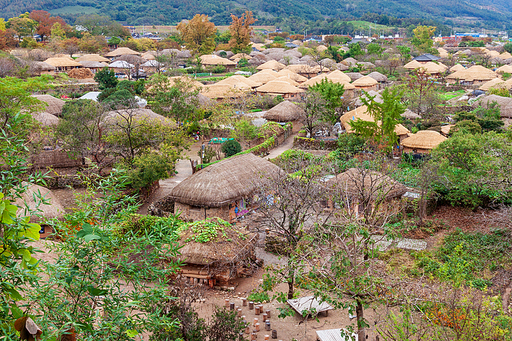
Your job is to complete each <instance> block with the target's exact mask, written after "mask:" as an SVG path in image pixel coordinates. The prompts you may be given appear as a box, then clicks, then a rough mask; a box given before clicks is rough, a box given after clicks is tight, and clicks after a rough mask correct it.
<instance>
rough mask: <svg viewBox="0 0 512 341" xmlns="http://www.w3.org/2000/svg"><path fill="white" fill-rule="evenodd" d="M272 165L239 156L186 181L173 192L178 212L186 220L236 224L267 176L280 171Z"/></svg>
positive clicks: (246, 155) (252, 157) (205, 169)
mask: <svg viewBox="0 0 512 341" xmlns="http://www.w3.org/2000/svg"><path fill="white" fill-rule="evenodd" d="M279 171H280V168H279V167H277V166H276V165H274V164H273V163H272V162H270V161H267V160H265V159H262V158H260V157H258V156H256V155H254V154H242V155H236V156H233V157H230V158H227V159H224V160H222V161H220V162H217V163H214V164H212V165H210V166H208V167H206V168H204V169H202V170H200V171H199V172H197V173H194V174H193V175H192V176H190V177H188V178H186V179H185V180H183V181H182V182H181V183H179V184H178V185H177V186H176V187H174V188H173V189H172V190H171V193H170V194H169V198H170V199H172V200H173V201H174V202H175V205H174V207H175V213H176V214H178V213H180V214H181V217H182V218H184V219H186V220H202V219H206V218H209V217H218V218H222V219H224V220H226V221H230V222H231V221H234V219H236V217H237V216H239V215H240V214H244V213H245V212H243V211H244V210H245V209H246V207H247V205H248V204H250V200H251V198H252V196H253V195H254V193H255V192H256V191H257V190H258V188H260V186H261V183H262V181H263V177H264V176H265V175H269V174H274V173H275V172H279Z"/></svg>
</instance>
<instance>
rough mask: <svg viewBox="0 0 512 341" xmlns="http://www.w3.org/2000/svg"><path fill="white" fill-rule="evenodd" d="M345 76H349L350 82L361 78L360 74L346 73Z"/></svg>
mask: <svg viewBox="0 0 512 341" xmlns="http://www.w3.org/2000/svg"><path fill="white" fill-rule="evenodd" d="M345 74H346V75H347V76H349V77H350V79H351V80H352V81H356V80H358V79H359V78H362V77H363V75H362V74H360V73H359V72H346V73H345Z"/></svg>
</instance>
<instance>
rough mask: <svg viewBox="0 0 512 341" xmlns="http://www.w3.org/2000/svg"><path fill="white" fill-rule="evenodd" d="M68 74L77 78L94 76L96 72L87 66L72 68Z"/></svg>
mask: <svg viewBox="0 0 512 341" xmlns="http://www.w3.org/2000/svg"><path fill="white" fill-rule="evenodd" d="M68 76H69V77H71V78H75V79H87V78H93V77H94V74H93V73H92V71H91V70H89V69H87V68H81V69H72V70H69V71H68Z"/></svg>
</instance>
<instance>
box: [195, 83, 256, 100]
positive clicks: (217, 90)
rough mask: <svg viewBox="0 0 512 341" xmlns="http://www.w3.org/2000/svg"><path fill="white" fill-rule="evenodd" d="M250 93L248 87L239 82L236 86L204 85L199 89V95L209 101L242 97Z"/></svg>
mask: <svg viewBox="0 0 512 341" xmlns="http://www.w3.org/2000/svg"><path fill="white" fill-rule="evenodd" d="M251 91H252V88H251V87H250V86H249V85H247V84H245V83H242V82H239V83H238V84H225V83H224V84H219V83H216V84H212V85H205V86H204V87H203V88H202V89H201V94H203V95H204V96H206V97H208V98H210V99H217V100H222V99H224V98H238V97H242V96H243V95H244V94H246V93H249V92H251Z"/></svg>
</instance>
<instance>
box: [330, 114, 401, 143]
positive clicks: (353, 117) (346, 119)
mask: <svg viewBox="0 0 512 341" xmlns="http://www.w3.org/2000/svg"><path fill="white" fill-rule="evenodd" d="M357 120H362V121H368V122H375V118H374V117H373V116H371V115H370V114H369V113H368V107H367V106H366V105H363V106H361V107H359V108H356V109H354V110H351V111H349V112H347V113H345V114H344V115H343V116H341V117H340V122H341V125H342V126H343V128H344V129H345V131H346V132H347V133H353V132H354V130H353V129H352V126H351V125H350V122H354V121H357ZM379 124H380V122H379ZM395 133H396V134H397V135H398V137H400V141H402V140H403V139H404V138H406V137H407V136H408V134H409V133H410V132H409V129H407V128H406V127H404V126H403V125H401V124H397V125H396V127H395Z"/></svg>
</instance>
